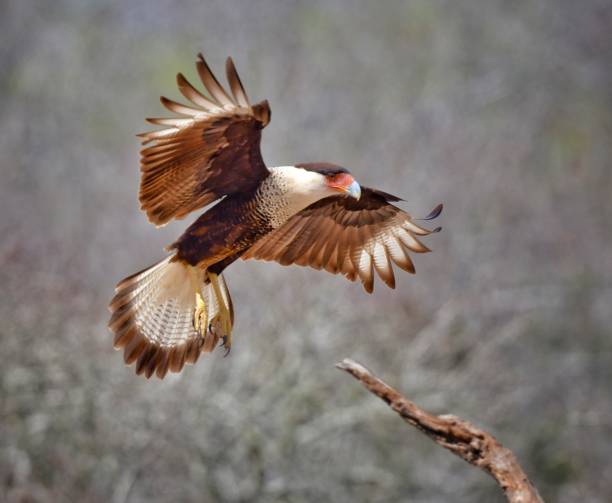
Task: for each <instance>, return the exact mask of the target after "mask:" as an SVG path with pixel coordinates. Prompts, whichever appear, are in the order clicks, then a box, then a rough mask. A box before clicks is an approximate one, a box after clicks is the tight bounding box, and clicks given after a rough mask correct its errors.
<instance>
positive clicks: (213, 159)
mask: <svg viewBox="0 0 612 503" xmlns="http://www.w3.org/2000/svg"><path fill="white" fill-rule="evenodd" d="M198 58H199V59H198V61H197V63H196V66H197V69H198V73H199V75H200V78H201V79H202V82H203V83H204V86H205V87H206V89H207V90H208V92H209V93H210V96H211V97H210V98H207V97H205V96H204V95H203V94H202V93H200V92H199V91H198V90H196V89H195V88H194V87H193V86H192V85H191V84H190V83H189V82H188V81H187V79H185V77H184V76H183V75H182V74H180V73H179V74H178V75H177V77H176V80H177V83H178V87H179V90H180V91H181V93H182V94H183V96H185V98H187V99H188V100H190V101H191V102H192V105H193V106H185V105H182V104H180V103H176V102H175V101H172V100H169V99H168V98H164V97H163V96H162V98H161V102H162V104H163V105H164V106H165V107H166V108H167V109H168V110H170V111H172V112H175V113H176V114H178V115H180V116H182V117H181V118H174V119H165V118H163V119H147V121H148V122H150V123H151V124H156V125H161V126H170V127H168V128H165V129H161V130H158V131H151V132H148V133H142V134H140V135H139V136H140V137H141V138H142V139H143V144H145V145H146V144H149V143H153V145H151V146H147V147H145V148H143V149H142V150H141V161H140V166H141V172H142V177H141V181H140V203H141V208H142V209H143V210H144V211H145V212H146V213H147V216H148V217H149V220H150V221H151V222H152V223H154V224H156V225H163V224H165V223H167V222H168V221H169V220H170V219H172V218H182V217H184V216H185V215H187V214H188V213H191V212H192V211H193V210H197V209H198V208H203V207H204V206H206V205H207V204H210V203H212V202H213V201H215V200H217V199H219V198H221V197H223V196H228V195H232V194H240V193H242V192H245V191H252V190H254V189H255V188H256V187H257V186H258V184H259V183H260V182H261V180H262V179H263V178H265V177H266V176H268V170H267V168H266V165H265V164H264V162H263V159H262V158H261V152H260V150H259V143H260V140H261V130H262V129H263V128H264V127H265V126H266V125H267V124H268V122H269V121H270V108H269V106H268V102H267V101H263V102H261V103H260V104H258V105H255V107H251V106H250V105H249V101H248V98H247V95H246V92H245V91H244V88H243V87H242V83H241V82H240V79H239V77H238V74H237V73H236V69H235V68H234V64H233V62H232V60H231V59H228V60H227V77H228V80H229V82H230V86H231V89H232V93H233V94H232V95H231V96H230V95H229V94H228V93H226V92H225V90H224V89H223V87H221V85H220V84H219V82H218V81H217V79H216V78H215V76H214V75H213V74H212V72H211V71H210V69H209V67H208V65H207V64H206V61H205V60H204V58H203V56H202V55H201V54H200V55H199V56H198ZM229 166H231V168H232V169H227V168H228V167H229Z"/></svg>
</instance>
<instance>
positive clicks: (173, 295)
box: [109, 257, 233, 378]
mask: <svg viewBox="0 0 612 503" xmlns="http://www.w3.org/2000/svg"><path fill="white" fill-rule="evenodd" d="M194 271H195V270H194V269H192V271H190V269H189V266H188V265H185V264H183V263H181V262H178V261H173V258H172V257H168V258H165V259H164V260H162V261H160V262H158V263H157V264H155V265H153V266H151V267H149V268H147V269H145V270H143V271H141V272H138V273H136V274H133V275H132V276H129V277H127V278H125V279H124V280H122V281H121V282H120V283H119V284H118V285H117V287H116V289H115V292H116V294H115V297H114V298H113V300H112V301H111V303H110V306H109V308H110V311H111V312H112V317H111V319H110V321H109V328H110V329H111V330H112V331H113V333H114V334H115V338H114V341H113V345H114V347H115V348H116V349H124V360H125V363H126V364H128V365H129V364H132V363H134V362H136V373H137V374H142V373H144V375H145V376H146V377H147V378H148V377H151V375H153V373H156V375H157V377H159V378H163V377H164V376H165V375H166V373H167V372H168V370H170V371H171V372H180V371H181V369H182V368H183V366H184V365H185V363H195V362H196V361H197V359H198V358H199V356H200V353H201V352H210V351H212V350H213V349H214V348H215V347H216V345H217V343H218V342H219V339H220V338H221V337H225V336H229V335H230V334H226V333H223V332H222V328H221V324H220V323H217V322H215V320H216V319H217V315H218V314H219V311H220V305H221V303H223V305H225V306H227V307H228V309H229V311H230V313H231V318H232V320H233V309H232V301H231V298H230V295H229V291H228V289H227V285H226V284H225V280H224V279H223V277H222V276H219V287H220V288H219V290H220V294H221V296H222V297H223V298H222V299H219V298H217V295H216V294H215V289H214V288H213V286H212V284H211V282H210V281H208V274H207V272H206V271H201V270H200V271H197V272H195V274H197V275H198V276H197V281H198V283H199V284H197V285H196V284H194V279H193V278H194V276H193V274H194ZM198 288H199V289H200V292H201V294H202V298H203V300H204V302H205V305H206V311H207V315H208V317H207V319H208V320H211V323H210V324H209V325H208V326H207V327H203V330H202V332H199V331H197V330H196V329H195V328H194V311H195V308H196V292H197V290H198Z"/></svg>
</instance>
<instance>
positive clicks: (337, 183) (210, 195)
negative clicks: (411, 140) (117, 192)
mask: <svg viewBox="0 0 612 503" xmlns="http://www.w3.org/2000/svg"><path fill="white" fill-rule="evenodd" d="M196 68H197V71H198V74H199V76H200V79H201V80H202V83H203V84H204V87H205V88H206V90H207V92H208V95H205V94H203V93H202V92H200V91H199V90H198V89H196V88H195V87H194V86H192V85H191V84H190V83H189V82H188V81H187V80H186V79H185V77H184V76H183V75H182V74H180V73H179V74H178V75H177V83H178V88H179V91H180V92H181V94H182V95H183V96H184V97H185V98H186V99H187V100H189V102H190V103H189V104H188V105H185V104H181V103H177V102H175V101H172V100H169V99H167V98H164V97H162V98H161V102H162V104H163V105H164V106H165V107H166V108H167V109H168V110H170V111H171V112H174V114H176V115H175V116H174V117H171V118H153V119H147V121H148V122H149V123H152V124H155V125H158V126H162V128H161V129H158V130H154V131H149V132H145V133H142V134H140V135H139V136H140V137H141V139H142V144H143V148H142V150H141V163H140V167H141V180H140V194H139V198H140V203H141V209H142V210H144V211H145V212H146V214H147V217H148V219H149V221H151V222H152V223H153V224H155V225H156V226H161V225H164V224H166V223H168V222H169V221H170V220H172V219H180V218H183V217H185V216H186V215H187V214H189V213H190V212H192V211H194V210H197V209H201V208H204V207H205V206H208V205H210V204H211V203H213V202H216V204H215V205H213V206H212V207H210V208H209V209H208V210H207V211H205V212H204V213H203V214H202V215H201V216H200V217H199V218H198V219H197V220H196V221H195V222H194V223H193V224H192V225H191V226H190V227H189V228H188V229H187V230H186V231H185V233H184V234H183V235H182V236H180V237H179V238H178V240H177V241H176V242H174V243H173V244H171V245H170V246H169V247H168V250H169V251H170V252H171V254H170V255H169V256H167V257H166V258H164V259H162V260H161V261H160V262H158V263H156V264H154V265H152V266H151V267H148V268H147V269H144V270H142V271H140V272H137V273H136V274H133V275H131V276H128V277H127V278H125V279H124V280H122V281H121V282H119V284H118V285H117V287H116V289H115V296H114V298H113V299H112V301H111V303H110V306H109V308H110V311H111V313H112V316H111V319H110V321H109V327H110V329H111V331H112V332H113V333H114V341H113V345H114V347H115V348H116V349H123V351H124V360H125V363H126V364H128V365H131V364H133V363H135V364H136V373H137V374H139V375H140V374H144V375H145V376H146V377H147V378H149V377H151V376H152V375H153V374H155V375H156V376H157V377H159V378H163V377H164V376H165V375H166V374H167V372H168V371H171V372H180V371H181V369H182V368H183V366H184V365H185V363H191V364H193V363H195V362H196V361H197V359H198V358H199V356H200V354H201V353H203V352H204V353H207V352H211V351H212V350H213V349H214V348H215V347H216V346H217V345H218V344H219V343H220V344H221V345H222V346H224V347H225V349H226V351H227V352H229V349H230V348H231V344H232V327H233V325H234V308H233V305H232V299H231V297H230V294H229V290H228V287H227V283H226V282H225V279H224V278H223V274H222V273H223V271H224V270H225V268H226V267H228V266H229V265H231V264H232V263H233V262H234V261H235V260H237V259H239V258H241V259H243V260H247V259H258V260H268V261H276V262H278V263H280V264H282V265H290V264H297V265H301V266H310V267H312V268H314V269H324V270H326V271H328V272H330V273H333V274H342V275H344V276H345V277H346V278H347V279H349V280H351V281H356V280H360V281H361V283H362V284H363V286H364V288H365V290H366V291H367V292H369V293H371V292H372V291H373V287H374V271H376V273H377V274H378V276H380V278H381V279H382V281H383V282H384V283H386V284H387V285H388V286H389V287H391V288H394V287H395V276H394V273H393V268H392V265H391V264H392V263H395V264H396V265H397V266H398V267H400V268H401V269H403V270H405V271H408V272H409V273H414V265H413V262H412V260H411V258H410V255H409V252H415V253H423V252H427V251H429V249H428V248H427V247H425V246H424V245H423V244H422V243H421V242H420V241H419V237H420V236H427V235H428V234H431V233H433V232H437V231H439V230H440V228H439V227H438V228H436V229H433V230H429V229H426V228H424V227H422V226H420V225H417V223H415V220H413V219H412V218H411V217H410V215H408V214H407V213H405V212H404V211H402V210H401V209H400V208H398V207H397V206H394V205H393V204H392V203H394V202H397V201H400V200H401V199H400V198H399V197H396V196H393V195H391V194H387V193H386V192H383V191H381V190H377V189H371V188H367V187H361V186H360V185H359V184H358V183H357V181H356V180H355V178H354V177H353V175H352V174H351V173H350V172H349V171H348V170H347V169H346V168H344V167H341V166H337V165H335V164H331V163H327V162H315V163H302V164H295V165H293V166H278V167H268V166H266V164H265V163H264V160H263V159H262V156H261V151H260V141H261V130H262V129H263V128H264V127H266V126H267V125H268V123H269V122H270V115H271V112H270V107H269V105H268V102H267V101H261V102H260V103H257V104H255V105H251V103H250V101H249V99H248V97H247V94H246V92H245V90H244V87H243V85H242V82H241V81H240V78H239V77H238V73H237V72H236V68H235V67H234V63H233V62H232V59H231V58H228V59H227V63H226V73H227V80H228V82H229V92H228V90H227V89H225V88H224V87H223V86H222V85H221V84H220V83H219V81H218V80H217V79H216V78H215V76H214V75H213V73H212V72H211V70H210V68H209V66H208V64H207V63H206V61H205V60H204V57H203V56H202V55H201V54H199V55H198V59H197V61H196ZM441 211H442V205H438V206H437V207H436V208H434V210H432V212H431V213H430V214H429V215H428V216H426V217H425V218H423V219H421V220H431V219H433V218H436V217H437V216H438V215H439V214H440V212H441Z"/></svg>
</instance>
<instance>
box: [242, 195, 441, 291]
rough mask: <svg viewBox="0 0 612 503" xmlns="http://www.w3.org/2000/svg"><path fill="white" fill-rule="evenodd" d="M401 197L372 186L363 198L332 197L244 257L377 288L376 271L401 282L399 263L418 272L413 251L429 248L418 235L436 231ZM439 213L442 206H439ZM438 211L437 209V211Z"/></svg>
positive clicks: (391, 283) (391, 282)
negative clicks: (405, 207)
mask: <svg viewBox="0 0 612 503" xmlns="http://www.w3.org/2000/svg"><path fill="white" fill-rule="evenodd" d="M398 200H399V198H397V197H395V196H392V195H390V194H387V193H385V192H381V191H378V190H374V189H369V188H367V187H363V188H362V195H361V199H359V201H355V200H354V199H350V198H348V197H331V198H327V199H323V200H321V201H319V202H317V203H314V204H312V205H310V206H309V207H308V208H306V209H304V210H302V211H301V212H299V213H297V214H296V215H294V216H293V217H291V218H290V219H289V220H288V221H287V222H286V223H285V224H284V225H282V226H281V227H279V228H278V229H276V230H274V231H272V232H271V233H269V234H268V235H266V236H265V237H263V238H262V239H260V240H259V241H257V243H255V245H254V246H253V247H252V248H251V249H249V250H248V251H247V252H246V253H245V254H244V255H243V256H242V258H243V259H245V260H246V259H259V260H275V261H277V262H279V263H280V264H282V265H289V264H297V265H302V266H309V267H313V268H315V269H325V270H326V271H329V272H331V273H334V274H336V273H340V274H342V275H344V276H345V277H346V278H347V279H349V280H351V281H355V280H356V279H357V278H359V279H360V280H361V283H362V284H363V286H364V288H365V290H366V291H367V292H370V293H371V292H372V291H373V288H374V271H376V274H377V275H378V276H379V277H380V278H381V279H382V280H383V281H384V282H385V284H386V285H387V286H389V287H390V288H395V274H394V272H393V265H392V264H396V265H397V266H398V267H400V268H401V269H403V270H405V271H407V272H409V273H414V271H415V269H414V264H413V262H412V260H411V258H410V256H409V252H417V253H424V252H427V251H429V248H427V247H426V246H425V245H423V244H422V243H421V242H420V241H419V240H418V239H417V238H416V236H417V235H418V236H426V235H429V234H431V233H433V232H437V230H438V229H434V230H433V231H430V230H428V229H425V228H424V227H420V226H418V225H416V224H415V223H414V221H413V220H412V218H411V217H410V215H408V214H407V213H406V212H404V211H403V210H401V209H400V208H398V207H397V206H394V205H393V204H391V203H390V201H398ZM436 210H437V213H436V216H437V215H438V214H439V212H440V211H441V207H440V208H436ZM433 213H434V212H432V214H433Z"/></svg>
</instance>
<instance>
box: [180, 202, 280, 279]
mask: <svg viewBox="0 0 612 503" xmlns="http://www.w3.org/2000/svg"><path fill="white" fill-rule="evenodd" d="M241 199H245V198H241ZM273 229H274V226H273V223H272V222H271V221H270V219H269V218H267V216H266V215H263V214H261V212H258V211H257V207H256V206H255V205H254V204H253V200H252V199H247V200H232V199H229V198H228V199H225V200H223V201H221V202H220V203H219V204H217V205H215V206H213V207H212V208H211V209H210V210H208V211H207V212H206V213H204V214H203V215H201V216H200V217H199V218H198V219H197V220H196V221H195V222H194V223H193V224H192V225H191V226H190V227H189V228H188V229H187V230H186V231H185V233H184V234H183V235H182V236H181V237H180V238H179V239H178V240H177V241H176V242H175V243H174V244H173V245H172V246H171V247H172V248H175V249H176V250H177V259H178V260H181V261H184V262H187V263H188V264H190V265H192V266H196V265H197V266H198V267H202V268H208V267H210V266H211V265H213V264H217V263H219V262H223V261H225V260H226V259H228V258H230V257H231V258H232V259H233V260H236V259H237V258H239V257H240V255H242V254H243V253H244V252H246V250H248V249H249V248H250V247H251V246H253V244H254V243H255V242H256V241H257V240H259V239H261V238H262V237H263V236H265V235H266V234H267V233H268V232H270V231H272V230H273ZM233 260H232V261H233Z"/></svg>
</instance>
